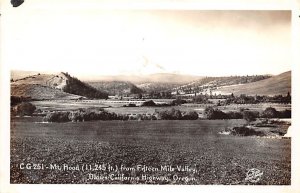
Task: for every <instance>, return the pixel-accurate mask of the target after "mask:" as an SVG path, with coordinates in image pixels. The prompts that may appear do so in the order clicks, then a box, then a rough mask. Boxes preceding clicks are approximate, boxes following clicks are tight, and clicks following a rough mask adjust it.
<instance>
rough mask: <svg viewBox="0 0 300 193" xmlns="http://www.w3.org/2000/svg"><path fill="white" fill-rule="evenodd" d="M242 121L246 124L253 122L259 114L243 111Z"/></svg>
mask: <svg viewBox="0 0 300 193" xmlns="http://www.w3.org/2000/svg"><path fill="white" fill-rule="evenodd" d="M242 114H243V119H245V120H246V121H247V122H252V121H255V120H256V118H257V117H259V113H258V112H256V111H243V113H242Z"/></svg>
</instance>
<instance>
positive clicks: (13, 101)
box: [10, 96, 31, 107]
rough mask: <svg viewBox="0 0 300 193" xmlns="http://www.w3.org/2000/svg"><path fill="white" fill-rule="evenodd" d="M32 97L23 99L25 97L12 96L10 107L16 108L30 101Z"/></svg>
mask: <svg viewBox="0 0 300 193" xmlns="http://www.w3.org/2000/svg"><path fill="white" fill-rule="evenodd" d="M30 99H31V98H30V97H23V96H10V106H11V107H12V106H15V105H17V104H19V103H21V102H26V101H30Z"/></svg>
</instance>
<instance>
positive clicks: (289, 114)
mask: <svg viewBox="0 0 300 193" xmlns="http://www.w3.org/2000/svg"><path fill="white" fill-rule="evenodd" d="M278 114H279V118H291V117H292V112H291V110H287V109H286V110H284V111H279V112H278Z"/></svg>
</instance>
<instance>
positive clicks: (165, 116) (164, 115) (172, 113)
mask: <svg viewBox="0 0 300 193" xmlns="http://www.w3.org/2000/svg"><path fill="white" fill-rule="evenodd" d="M158 119H162V120H196V119H198V113H197V112H195V111H190V112H184V113H182V112H181V111H180V110H177V109H174V108H172V109H170V110H165V111H161V112H159V113H158Z"/></svg>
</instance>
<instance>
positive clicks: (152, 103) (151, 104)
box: [141, 100, 156, 107]
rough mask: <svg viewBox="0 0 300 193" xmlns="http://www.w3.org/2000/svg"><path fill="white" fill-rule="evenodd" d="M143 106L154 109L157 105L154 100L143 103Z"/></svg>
mask: <svg viewBox="0 0 300 193" xmlns="http://www.w3.org/2000/svg"><path fill="white" fill-rule="evenodd" d="M141 106H143V107H154V106H156V104H155V102H154V101H153V100H150V101H145V102H143V104H142V105H141Z"/></svg>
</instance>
